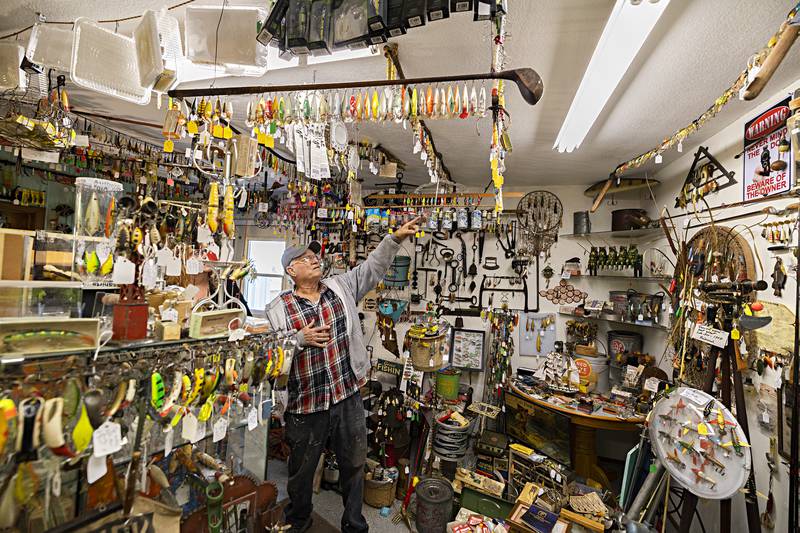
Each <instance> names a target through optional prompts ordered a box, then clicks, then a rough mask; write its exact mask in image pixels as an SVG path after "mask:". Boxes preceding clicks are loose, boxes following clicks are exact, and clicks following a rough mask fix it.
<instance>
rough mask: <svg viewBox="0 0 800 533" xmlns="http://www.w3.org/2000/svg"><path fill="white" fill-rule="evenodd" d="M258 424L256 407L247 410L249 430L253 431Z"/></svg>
mask: <svg viewBox="0 0 800 533" xmlns="http://www.w3.org/2000/svg"><path fill="white" fill-rule="evenodd" d="M257 426H258V411H256V408H255V407H251V408H250V410H249V411H247V431H253V430H254V429H256V427H257Z"/></svg>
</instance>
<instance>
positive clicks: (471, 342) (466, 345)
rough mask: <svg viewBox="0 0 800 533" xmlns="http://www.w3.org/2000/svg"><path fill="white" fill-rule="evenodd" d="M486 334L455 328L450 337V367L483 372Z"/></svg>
mask: <svg viewBox="0 0 800 533" xmlns="http://www.w3.org/2000/svg"><path fill="white" fill-rule="evenodd" d="M485 336H486V332H485V331H483V330H479V329H463V328H453V334H452V336H451V337H450V365H452V366H453V367H454V368H460V369H462V370H478V371H481V370H483V341H484V338H485Z"/></svg>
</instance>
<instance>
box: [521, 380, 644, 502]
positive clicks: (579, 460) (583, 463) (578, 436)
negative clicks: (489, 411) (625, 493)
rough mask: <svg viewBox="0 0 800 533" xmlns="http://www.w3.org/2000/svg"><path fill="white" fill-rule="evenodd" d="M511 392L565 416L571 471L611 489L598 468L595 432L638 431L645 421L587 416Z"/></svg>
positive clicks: (638, 417)
mask: <svg viewBox="0 0 800 533" xmlns="http://www.w3.org/2000/svg"><path fill="white" fill-rule="evenodd" d="M511 390H512V391H513V392H514V394H517V395H518V396H521V397H523V398H525V399H526V400H528V401H529V402H531V403H533V404H535V405H537V406H539V407H543V408H546V409H552V410H553V411H556V412H558V413H561V414H563V415H566V416H568V417H569V419H570V421H571V422H572V431H571V433H570V440H571V444H572V446H571V448H572V468H573V470H575V472H576V473H577V474H578V475H580V476H583V477H585V478H586V479H590V478H591V479H593V480H595V481H597V482H598V483H600V484H601V485H603V487H605V488H608V489H610V488H611V482H610V481H609V480H608V476H607V475H606V473H605V472H604V471H603V469H602V468H600V467H599V466H598V464H597V442H596V439H597V430H598V429H604V430H608V431H639V430H640V426H641V424H643V423H644V421H645V418H644V417H643V416H634V417H630V418H620V417H618V416H611V415H600V414H587V413H584V412H583V411H578V410H577V409H572V408H570V407H564V406H561V405H554V404H552V403H550V402H547V401H545V400H540V399H538V398H534V397H533V396H531V395H530V394H527V393H525V392H523V391H522V390H520V389H518V388H517V387H516V386H514V385H512V386H511Z"/></svg>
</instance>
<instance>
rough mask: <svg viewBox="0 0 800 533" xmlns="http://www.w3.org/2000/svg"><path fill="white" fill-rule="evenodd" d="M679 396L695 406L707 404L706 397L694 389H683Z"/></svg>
mask: <svg viewBox="0 0 800 533" xmlns="http://www.w3.org/2000/svg"><path fill="white" fill-rule="evenodd" d="M681 396H683V397H684V398H686V399H687V400H689V401H690V402H692V403H693V404H695V405H706V404H707V403H708V398H707V397H706V395H705V394H703V393H702V392H700V391H698V390H695V389H683V390H682V391H681Z"/></svg>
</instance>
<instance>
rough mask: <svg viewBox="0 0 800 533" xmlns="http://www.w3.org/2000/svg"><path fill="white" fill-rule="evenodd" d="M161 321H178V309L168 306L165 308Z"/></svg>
mask: <svg viewBox="0 0 800 533" xmlns="http://www.w3.org/2000/svg"><path fill="white" fill-rule="evenodd" d="M161 321H162V322H177V321H178V310H177V309H175V308H174V307H168V308H167V309H163V310H162V311H161Z"/></svg>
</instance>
